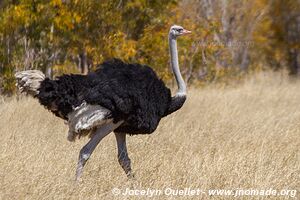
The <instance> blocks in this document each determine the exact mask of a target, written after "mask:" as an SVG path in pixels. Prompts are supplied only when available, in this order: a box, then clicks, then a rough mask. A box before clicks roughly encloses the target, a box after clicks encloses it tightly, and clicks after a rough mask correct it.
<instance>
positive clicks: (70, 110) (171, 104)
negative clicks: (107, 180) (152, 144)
mask: <svg viewBox="0 0 300 200" xmlns="http://www.w3.org/2000/svg"><path fill="white" fill-rule="evenodd" d="M188 33H190V31H188V30H185V29H184V28H183V27H181V26H178V25H173V26H172V27H171V28H170V31H169V47H170V49H169V50H170V56H171V65H172V70H173V73H174V76H175V79H176V82H177V85H178V91H177V93H176V94H175V96H173V97H172V96H171V92H170V89H168V88H167V87H166V86H165V84H164V83H163V81H162V80H161V79H159V78H158V77H157V75H156V73H155V72H154V71H153V70H152V69H151V68H150V67H148V66H146V65H140V64H128V63H125V62H123V61H121V60H119V59H112V60H108V61H105V62H104V63H102V64H101V65H100V66H98V67H97V69H96V71H94V72H90V73H89V74H87V75H75V74H70V75H62V76H60V77H57V78H56V79H55V80H51V79H49V78H46V77H45V75H44V74H43V73H42V72H41V71H38V70H27V71H21V72H17V73H16V74H15V77H16V80H17V87H18V88H19V90H20V92H24V93H27V94H29V95H31V96H33V97H34V98H37V99H38V100H39V102H40V104H41V105H43V106H45V108H47V109H48V110H50V111H51V112H52V113H54V114H55V115H56V116H57V117H60V118H62V119H64V120H66V122H67V124H68V126H69V133H68V140H69V141H74V140H75V139H76V137H78V138H80V137H81V136H85V135H88V136H89V137H90V140H89V142H88V143H87V144H86V145H85V146H84V147H83V148H82V149H81V150H80V153H79V159H78V164H77V169H76V178H75V180H79V178H80V176H81V174H82V172H83V167H84V165H85V164H86V162H87V160H88V159H89V158H90V156H91V154H92V152H93V151H94V149H95V148H96V146H97V145H98V144H99V142H100V141H101V140H102V139H103V138H104V137H105V136H106V135H108V134H109V133H111V132H112V131H113V132H114V133H115V137H116V142H117V148H118V161H119V164H120V165H121V167H122V168H123V170H124V172H125V173H126V175H127V176H128V177H133V173H132V169H131V161H130V159H129V156H128V153H127V148H126V134H130V135H137V134H150V133H152V132H154V131H155V129H156V128H157V126H158V123H159V121H160V120H161V118H162V117H165V116H167V115H169V114H171V113H173V112H175V111H177V110H178V109H180V108H181V107H182V105H183V104H184V102H185V100H186V85H185V83H184V80H183V78H182V76H181V73H180V70H179V64H178V52H177V43H176V38H177V37H178V36H182V35H185V34H188Z"/></svg>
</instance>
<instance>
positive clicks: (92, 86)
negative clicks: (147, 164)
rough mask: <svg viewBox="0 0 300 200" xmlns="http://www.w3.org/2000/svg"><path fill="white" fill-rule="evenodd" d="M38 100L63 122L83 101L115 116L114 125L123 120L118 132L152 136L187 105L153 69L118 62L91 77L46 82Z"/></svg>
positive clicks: (67, 76) (41, 87)
mask: <svg viewBox="0 0 300 200" xmlns="http://www.w3.org/2000/svg"><path fill="white" fill-rule="evenodd" d="M36 97H37V98H38V99H39V101H40V103H41V104H42V105H44V106H46V107H47V108H48V109H49V110H51V111H52V112H53V113H54V114H55V115H56V116H59V117H61V118H63V119H67V118H68V113H70V112H71V111H72V110H73V108H74V107H77V106H79V105H80V104H81V103H82V102H83V101H85V102H87V103H88V104H98V105H101V106H103V107H105V108H107V109H109V110H110V111H111V112H112V118H113V119H114V121H115V122H116V121H119V120H124V123H123V124H122V125H121V126H120V127H118V128H117V129H116V130H115V131H116V132H126V133H129V134H149V133H152V132H153V131H154V130H155V129H156V128H157V126H158V123H159V121H160V120H161V118H162V117H164V116H166V115H168V114H170V113H171V112H174V111H175V110H177V109H179V108H180V107H181V106H182V104H183V102H184V101H185V97H184V98H182V99H181V100H179V101H180V102H177V101H178V99H177V101H176V102H173V101H172V97H171V92H170V90H169V89H168V88H167V87H166V86H165V84H164V83H163V81H162V80H160V79H159V78H158V77H157V75H156V74H155V72H154V71H153V70H152V69H151V68H150V67H148V66H146V65H140V64H127V63H124V62H122V61H121V60H118V59H112V60H109V61H106V62H104V63H102V64H101V65H100V66H99V67H98V68H97V70H96V71H95V72H91V73H89V74H88V75H73V74H71V75H62V76H60V77H58V78H57V79H56V80H50V79H48V78H46V79H45V80H44V81H43V82H42V83H41V86H40V88H39V93H38V94H37V96H36ZM172 103H173V104H172ZM174 103H176V104H174Z"/></svg>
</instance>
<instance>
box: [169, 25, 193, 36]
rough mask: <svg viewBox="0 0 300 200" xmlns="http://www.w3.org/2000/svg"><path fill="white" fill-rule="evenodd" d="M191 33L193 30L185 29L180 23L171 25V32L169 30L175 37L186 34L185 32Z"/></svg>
mask: <svg viewBox="0 0 300 200" xmlns="http://www.w3.org/2000/svg"><path fill="white" fill-rule="evenodd" d="M189 33H191V31H188V30H186V29H184V28H183V27H182V26H178V25H173V26H171V28H170V32H169V34H170V36H172V37H174V38H176V37H178V36H182V35H185V34H189Z"/></svg>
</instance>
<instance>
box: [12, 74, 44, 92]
mask: <svg viewBox="0 0 300 200" xmlns="http://www.w3.org/2000/svg"><path fill="white" fill-rule="evenodd" d="M15 77H16V81H17V83H16V86H17V88H18V89H19V91H20V92H21V93H26V94H29V95H32V96H35V95H37V94H38V93H39V91H38V89H39V87H40V85H41V82H42V81H43V80H44V79H45V74H43V72H41V71H39V70H27V71H21V72H17V73H16V74H15Z"/></svg>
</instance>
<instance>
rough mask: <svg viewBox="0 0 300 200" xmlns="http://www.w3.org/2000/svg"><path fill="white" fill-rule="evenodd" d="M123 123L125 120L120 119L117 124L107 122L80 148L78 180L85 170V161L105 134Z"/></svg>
mask: <svg viewBox="0 0 300 200" xmlns="http://www.w3.org/2000/svg"><path fill="white" fill-rule="evenodd" d="M122 123H123V122H122V121H120V122H118V123H116V124H114V123H109V124H105V125H103V126H101V127H99V128H98V129H97V130H96V131H95V133H94V134H93V136H92V138H91V140H90V141H89V142H88V143H87V144H86V145H85V146H84V147H83V148H82V149H81V150H80V153H79V159H78V164H77V170H76V181H78V180H79V178H80V176H81V174H82V172H83V167H84V165H85V163H86V162H87V161H88V159H89V158H90V156H91V155H92V153H93V151H94V150H95V148H96V146H97V145H98V144H99V142H100V141H101V140H102V139H103V138H104V137H105V136H107V135H108V134H109V133H110V132H112V131H113V130H114V129H116V128H117V127H118V126H120V125H121V124H122Z"/></svg>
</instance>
